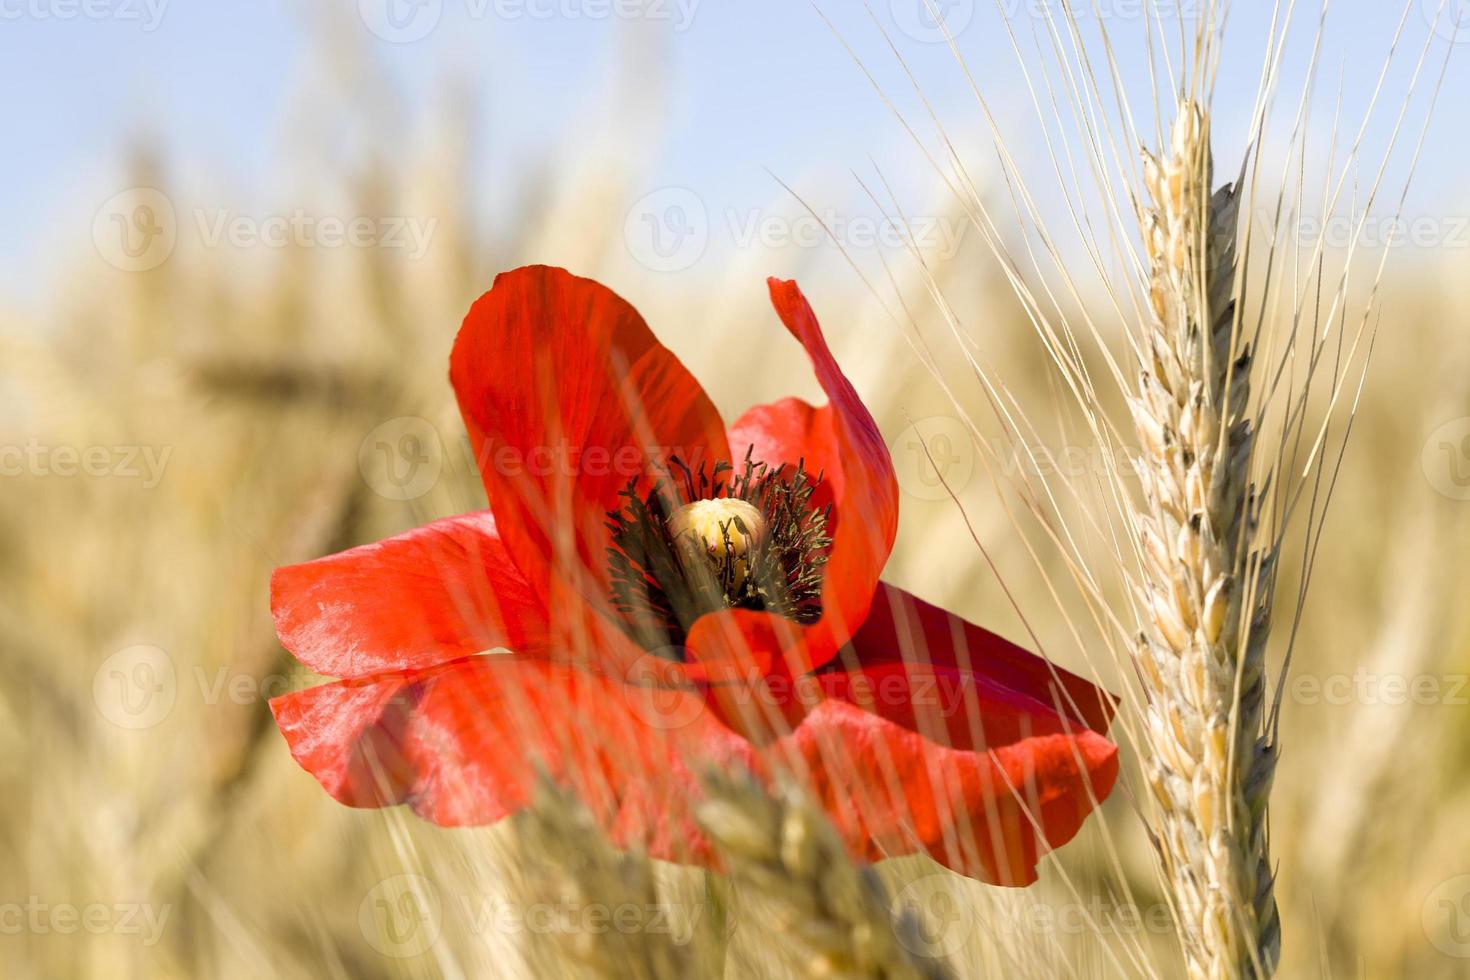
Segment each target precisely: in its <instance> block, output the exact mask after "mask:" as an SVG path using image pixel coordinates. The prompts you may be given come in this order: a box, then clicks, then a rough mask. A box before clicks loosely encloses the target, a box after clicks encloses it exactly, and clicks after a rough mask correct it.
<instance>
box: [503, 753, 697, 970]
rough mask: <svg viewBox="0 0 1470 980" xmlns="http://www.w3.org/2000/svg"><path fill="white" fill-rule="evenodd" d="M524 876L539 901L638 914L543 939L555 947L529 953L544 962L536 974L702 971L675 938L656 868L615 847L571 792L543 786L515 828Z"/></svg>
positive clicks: (575, 926) (578, 924)
mask: <svg viewBox="0 0 1470 980" xmlns="http://www.w3.org/2000/svg"><path fill="white" fill-rule="evenodd" d="M517 832H518V838H519V843H520V845H521V851H520V853H521V855H522V856H523V857H524V858H529V860H528V861H527V862H526V864H525V867H524V869H523V874H524V875H526V876H527V877H529V878H530V879H531V881H530V882H529V883H528V884H529V886H530V890H531V891H532V892H534V893H535V900H537V901H540V900H545V899H546V898H548V897H549V898H550V899H551V900H552V901H553V902H556V903H569V904H570V906H571V907H572V908H573V909H580V910H589V911H590V910H605V911H606V912H607V913H608V914H609V917H610V916H611V913H613V912H619V913H622V912H627V911H630V912H632V913H633V916H632V919H631V921H626V922H619V923H616V924H610V923H608V922H603V923H602V924H600V925H598V924H596V923H593V924H592V927H591V928H588V927H586V926H585V925H584V924H583V923H582V920H581V919H574V921H572V922H570V923H569V924H568V927H566V928H562V929H557V930H552V931H551V935H549V936H547V937H542V938H546V939H549V940H551V942H550V944H549V947H550V948H547V949H542V950H532V951H530V952H531V953H532V954H533V955H535V956H540V957H543V958H544V960H545V961H544V962H540V963H538V964H537V966H536V969H534V971H533V972H534V973H535V974H536V975H538V976H548V975H551V974H552V973H553V971H556V972H561V971H564V970H565V969H566V968H567V967H568V966H570V965H576V966H578V967H580V968H581V971H582V972H581V973H580V975H581V976H586V977H598V978H607V980H615V978H616V980H627V978H631V980H679V978H684V977H689V976H691V975H694V974H697V973H698V972H699V969H698V967H699V966H700V963H699V958H698V954H699V953H701V952H706V953H708V952H709V951H701V950H699V949H696V948H694V947H692V946H691V945H689V944H688V941H687V940H681V938H680V937H679V936H678V935H677V934H675V933H674V932H672V931H670V929H669V928H668V926H667V924H666V923H664V922H663V918H664V915H663V913H664V912H665V911H667V910H666V909H665V908H664V904H663V902H662V901H661V900H660V897H659V893H658V886H657V882H656V881H655V880H654V869H653V865H652V864H651V863H650V862H649V860H648V859H647V858H644V857H642V856H640V855H638V854H636V853H631V852H622V851H619V850H617V849H615V848H614V847H613V845H612V844H611V843H610V842H609V841H608V839H607V837H606V836H605V835H604V834H603V833H602V831H601V830H600V829H599V828H598V826H597V823H596V821H595V820H594V819H593V817H592V814H591V813H589V812H588V810H587V808H586V806H585V805H584V804H583V803H582V802H581V801H580V800H579V799H578V798H577V797H576V796H575V795H573V794H572V793H571V792H570V791H569V790H565V789H562V788H560V787H558V786H556V785H555V784H553V783H552V782H550V781H549V780H546V779H541V780H539V781H538V784H537V788H536V793H535V795H534V796H533V798H532V803H531V806H530V807H529V808H528V809H527V810H526V811H525V812H523V813H522V814H521V820H520V822H519V823H518V824H517Z"/></svg>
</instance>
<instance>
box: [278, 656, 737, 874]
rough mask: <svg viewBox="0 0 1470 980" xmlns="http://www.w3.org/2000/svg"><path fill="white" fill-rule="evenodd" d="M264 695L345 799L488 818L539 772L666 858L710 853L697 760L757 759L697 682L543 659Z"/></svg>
mask: <svg viewBox="0 0 1470 980" xmlns="http://www.w3.org/2000/svg"><path fill="white" fill-rule="evenodd" d="M385 705H386V706H387V709H386V710H385V708H384V706H385ZM271 707H272V709H273V710H274V711H275V713H276V717H277V721H278V722H279V724H280V726H281V730H282V732H283V734H285V736H286V739H287V741H288V742H289V743H290V746H291V752H292V755H293V756H295V758H296V760H297V762H299V763H300V764H301V766H302V767H303V768H305V769H307V770H308V771H309V772H311V773H312V775H314V776H316V777H317V779H318V781H320V782H321V783H322V785H323V786H324V787H325V788H326V789H327V791H328V792H330V793H332V795H333V796H335V797H336V798H337V799H339V800H341V801H342V802H344V803H349V804H351V805H354V806H380V805H387V804H393V803H400V802H407V803H409V804H411V805H412V807H413V809H414V811H415V812H417V813H418V814H419V815H420V816H422V817H424V818H426V819H428V820H431V821H433V822H434V823H437V824H440V825H443V826H460V825H472V824H487V823H493V822H495V821H497V820H499V819H501V818H502V817H504V816H506V815H508V814H511V813H514V812H515V811H516V810H518V809H520V808H521V807H523V806H525V805H526V804H527V803H528V802H529V800H530V797H531V793H532V791H533V789H534V787H535V783H536V779H537V774H538V770H539V771H541V772H544V773H546V775H548V776H549V777H550V778H551V779H552V780H553V781H555V782H557V783H558V784H561V785H563V786H566V787H568V788H570V789H571V790H572V791H573V792H574V793H575V794H576V795H577V796H578V797H579V798H580V799H581V800H582V801H583V802H585V803H586V804H587V805H588V807H589V809H590V810H591V811H592V813H593V815H594V816H595V817H596V818H597V819H598V820H599V822H600V824H601V825H602V826H603V827H604V828H605V829H606V830H607V831H608V832H609V833H610V834H611V835H612V837H613V839H614V841H615V842H616V843H618V844H620V845H623V846H630V847H639V848H642V849H644V850H646V851H647V852H648V853H650V854H651V855H653V856H654V857H659V858H663V859H667V860H682V861H693V862H698V863H708V862H709V860H710V858H709V851H708V845H707V844H706V843H705V842H704V840H703V838H702V837H701V836H700V835H699V833H698V830H697V827H696V826H695V824H694V822H693V816H692V812H691V806H692V804H693V802H694V801H695V800H696V799H697V798H698V796H699V791H698V781H697V779H696V778H695V776H694V775H693V773H694V772H696V771H697V770H698V768H699V766H700V765H702V764H708V765H715V766H722V767H747V768H748V767H756V766H758V760H757V759H756V758H755V754H754V750H753V749H752V747H751V746H750V743H748V742H747V741H745V740H744V739H742V738H740V737H739V736H737V735H735V734H734V733H733V732H731V731H730V730H729V729H727V728H725V727H724V726H723V725H721V724H720V723H719V721H718V720H717V719H716V717H715V716H714V714H713V713H712V712H710V711H709V710H707V708H706V706H705V703H704V698H703V696H702V695H701V694H700V693H699V691H698V690H696V689H692V688H685V689H668V688H655V687H649V686H643V685H637V684H624V683H622V682H621V681H617V680H612V679H609V678H607V677H604V676H601V675H598V674H594V673H591V672H587V671H583V670H580V669H578V668H576V667H572V666H569V665H566V664H557V663H552V662H550V661H546V660H539V659H522V658H516V657H511V656H500V655H492V656H487V657H473V658H470V659H468V660H463V661H458V662H456V663H453V664H446V665H443V666H441V667H438V668H435V669H434V670H431V671H427V672H420V673H417V674H413V675H405V674H394V675H385V676H383V677H382V678H379V679H374V680H365V681H356V682H346V683H342V684H329V685H325V686H323V687H317V688H311V689H309V690H306V691H302V692H299V693H297V694H291V695H287V696H285V697H282V698H277V699H276V700H275V701H273V702H271ZM395 708H396V709H397V710H394V709H395ZM375 761H376V762H378V763H379V764H380V765H379V766H375V765H374V762H375Z"/></svg>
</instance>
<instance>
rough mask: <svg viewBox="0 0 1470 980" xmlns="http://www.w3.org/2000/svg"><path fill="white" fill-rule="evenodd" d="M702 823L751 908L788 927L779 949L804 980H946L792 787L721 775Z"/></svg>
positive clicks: (912, 930) (873, 881) (870, 877)
mask: <svg viewBox="0 0 1470 980" xmlns="http://www.w3.org/2000/svg"><path fill="white" fill-rule="evenodd" d="M705 790H706V793H707V797H706V799H705V800H704V801H703V802H702V803H701V804H700V806H699V809H698V817H699V822H700V824H701V825H702V826H703V827H704V828H705V830H706V832H707V833H708V834H709V836H710V838H711V840H713V841H714V843H715V845H716V846H717V847H718V848H719V851H720V853H721V855H722V856H723V857H724V858H725V860H726V862H727V863H728V865H729V872H730V878H731V881H732V882H733V883H734V884H735V886H736V888H737V889H738V891H737V894H738V895H739V896H740V901H739V904H740V906H741V908H742V909H743V908H745V907H746V906H747V905H755V904H760V905H763V906H764V907H765V909H767V910H769V911H771V912H772V913H773V914H774V915H775V917H776V919H777V922H778V924H779V926H780V936H781V943H780V948H779V950H777V952H779V954H780V955H781V956H782V957H783V958H784V959H786V960H787V961H788V965H789V966H791V967H792V968H794V969H795V970H796V971H797V973H798V974H799V975H801V976H810V977H834V978H835V977H841V978H845V980H859V978H871V980H880V978H882V980H943V978H945V977H946V976H948V974H947V973H946V972H945V970H944V969H943V968H942V967H941V966H940V965H939V963H938V961H935V960H930V959H928V958H926V957H923V956H910V955H909V950H918V949H919V948H920V946H919V938H920V937H919V936H918V932H917V924H916V923H914V922H913V921H911V920H910V919H909V917H908V916H907V915H906V914H905V915H899V916H897V918H895V917H893V916H891V915H890V912H889V907H888V906H889V903H888V901H887V898H886V893H885V890H884V888H883V884H882V882H880V881H879V880H878V877H877V875H876V874H874V873H873V870H872V868H868V867H865V868H859V867H857V866H856V865H854V864H853V862H852V861H851V860H849V858H848V856H847V852H846V850H845V849H844V848H843V846H842V842H841V840H839V839H838V837H837V833H836V831H835V830H834V829H833V828H832V826H831V824H829V823H828V822H827V820H826V818H825V817H823V816H822V814H821V813H820V812H818V811H817V810H816V809H815V808H814V807H813V806H812V805H811V804H810V803H809V802H808V801H806V800H805V799H804V798H803V797H802V796H801V794H800V793H799V792H797V791H796V790H795V789H794V788H792V787H785V788H780V789H778V790H776V792H775V793H774V795H768V794H767V793H766V791H765V790H764V789H763V788H762V787H761V786H760V785H758V784H757V783H755V782H754V781H752V780H750V779H749V778H745V777H740V776H727V775H723V774H720V773H711V774H709V775H708V776H707V777H706V779H705Z"/></svg>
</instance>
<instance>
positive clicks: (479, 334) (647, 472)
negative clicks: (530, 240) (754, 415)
mask: <svg viewBox="0 0 1470 980" xmlns="http://www.w3.org/2000/svg"><path fill="white" fill-rule="evenodd" d="M449 373H450V380H451V381H452V382H453V385H454V390H455V394H456V395H457V397H458V399H459V407H460V412H461V413H462V414H463V416H464V420H465V425H466V427H467V428H468V430H469V435H470V440H471V443H472V445H473V447H474V449H475V452H476V454H477V458H478V460H479V464H480V472H481V476H482V478H483V479H484V483H485V489H486V491H487V492H488V494H489V497H490V508H491V510H493V511H494V512H495V516H496V518H497V520H498V522H499V525H500V528H501V534H502V536H503V538H504V540H505V544H506V547H507V549H508V550H509V551H510V553H511V554H512V555H513V556H514V557H515V561H516V564H517V565H518V566H519V567H520V569H521V572H522V573H523V574H524V575H525V576H526V579H527V581H528V582H530V584H531V587H532V589H533V591H534V592H535V593H536V594H537V595H539V596H541V597H542V598H543V600H544V601H546V603H547V607H548V608H549V609H551V610H552V612H553V616H552V619H553V621H554V622H555V623H556V624H557V627H558V629H562V628H566V629H568V630H569V631H571V632H569V634H568V637H570V638H572V639H574V640H576V641H577V642H578V643H579V644H583V645H585V644H586V643H587V642H588V637H587V635H586V632H587V630H589V629H592V630H596V629H598V628H599V627H598V626H597V625H596V624H591V623H589V621H588V619H587V618H586V617H585V616H583V615H581V614H582V612H583V611H585V610H586V609H587V608H592V609H596V610H599V611H604V612H606V611H607V610H608V609H609V608H610V604H609V600H608V592H609V589H608V585H609V580H610V569H609V566H608V561H607V556H606V548H607V544H608V532H607V528H606V520H607V513H608V511H610V510H614V509H618V508H620V505H621V501H620V499H619V493H620V491H622V490H624V489H625V488H626V487H627V486H628V485H629V482H630V481H631V480H633V479H635V478H636V479H638V481H639V484H640V489H641V491H642V492H644V493H646V492H647V491H648V489H649V488H650V487H651V486H652V483H653V481H655V480H658V479H660V478H661V477H663V476H665V475H666V474H665V469H664V468H665V467H666V466H667V465H668V464H669V463H670V461H671V459H672V458H673V457H678V458H680V459H681V460H683V461H684V462H685V463H687V464H689V465H690V466H693V467H695V468H698V467H699V466H700V465H704V464H708V465H710V466H713V464H714V463H715V462H718V461H720V460H728V459H729V458H730V451H729V445H728V443H727V442H726V439H725V431H724V424H723V422H722V421H721V419H720V414H719V412H718V411H717V410H716V409H715V406H714V404H713V403H712V402H711V401H710V400H709V397H708V396H707V395H706V394H705V393H704V390H703V389H702V388H701V387H700V386H699V382H697V381H696V380H695V379H694V377H693V376H692V375H691V374H690V373H689V372H688V371H687V370H685V368H684V366H683V365H682V364H681V363H680V362H679V360H678V358H676V357H675V356H674V355H673V354H672V353H670V352H669V351H668V350H667V349H666V348H664V347H663V346H662V345H660V344H659V343H658V341H657V340H656V339H655V338H654V336H653V334H652V333H651V332H650V331H649V329H648V326H647V325H646V324H645V323H644V322H643V318H642V317H640V316H639V315H638V312H637V311H636V310H635V309H633V307H632V306H630V305H629V304H628V303H627V302H625V301H624V300H623V299H622V298H621V297H619V296H618V295H617V294H615V293H613V292H612V291H611V290H609V289H607V288H606V287H604V286H602V285H600V284H598V283H596V282H593V281H592V280H590V279H582V278H579V277H577V276H574V275H572V274H570V273H569V272H567V271H566V270H564V269H555V268H549V267H545V266H529V267H526V268H521V269H516V270H515V271H513V272H507V273H503V274H501V275H499V276H497V277H496V279H495V283H494V285H493V286H492V288H491V289H490V291H489V292H487V293H485V295H483V296H481V297H480V298H479V299H478V300H477V301H476V302H475V304H474V305H473V306H472V307H471V308H470V312H469V315H468V316H466V317H465V321H464V326H463V327H462V328H461V329H460V332H459V336H458V338H457V339H456V340H455V343H454V350H453V353H452V354H451V356H450V371H449ZM568 637H563V639H567V638H568ZM592 642H593V647H594V648H596V637H595V636H594V637H593V638H592ZM579 648H580V647H579Z"/></svg>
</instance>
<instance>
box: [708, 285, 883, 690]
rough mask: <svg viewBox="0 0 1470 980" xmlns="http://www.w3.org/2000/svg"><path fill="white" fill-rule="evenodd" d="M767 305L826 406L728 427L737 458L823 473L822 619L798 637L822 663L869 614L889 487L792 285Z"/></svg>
mask: <svg viewBox="0 0 1470 980" xmlns="http://www.w3.org/2000/svg"><path fill="white" fill-rule="evenodd" d="M769 284H770V290H771V302H772V303H773V304H774V305H775V307H776V312H777V313H779V314H780V316H781V320H782V322H783V323H785V325H786V329H788V330H789V331H791V334H792V336H794V337H795V338H796V339H797V340H798V341H800V342H801V345H802V346H803V347H804V348H806V352H807V355H808V356H809V357H810V358H811V361H812V367H813V368H814V369H815V371H816V375H817V380H818V381H819V382H820V383H821V385H822V389H823V390H824V391H826V393H827V398H828V404H827V405H825V406H823V407H821V408H813V407H812V406H810V405H807V404H805V403H804V402H801V401H798V400H797V399H786V400H784V401H780V402H776V403H775V404H772V405H763V406H758V407H756V408H754V409H752V410H750V411H749V412H747V413H746V414H745V415H744V416H742V417H741V418H740V420H739V421H738V422H736V424H735V426H734V427H733V428H732V430H731V434H730V439H731V444H732V446H733V447H734V448H735V452H736V455H737V456H740V455H743V454H744V452H745V447H746V446H750V445H754V446H755V455H756V457H757V458H759V459H762V460H763V461H765V462H767V463H771V464H773V465H775V464H779V463H790V464H795V463H796V462H797V461H798V460H805V465H806V468H807V469H808V470H809V471H810V472H812V473H817V472H822V473H823V474H824V484H825V486H824V488H823V490H822V495H821V496H820V497H819V498H818V502H820V503H826V502H828V501H830V502H832V503H833V504H834V508H833V521H832V538H833V542H832V553H831V557H830V559H829V560H828V563H827V570H826V575H825V578H824V580H823V583H822V618H821V620H820V621H818V622H817V623H816V624H815V625H814V626H812V627H810V628H809V629H808V630H807V637H806V645H807V649H808V651H809V655H810V656H811V658H812V660H813V662H814V663H816V664H822V663H825V662H826V661H828V660H830V659H831V658H832V657H833V655H835V653H836V652H837V650H838V649H839V648H840V647H842V646H843V644H845V643H846V642H847V641H848V639H849V638H850V637H851V636H852V634H853V633H854V632H855V631H856V630H857V628H858V627H859V626H860V625H862V622H863V619H864V618H865V617H866V616H867V614H868V604H869V602H870V601H871V600H872V595H873V589H874V588H875V587H876V586H877V584H878V576H879V574H880V573H881V572H882V570H883V566H884V564H885V563H886V562H887V561H888V554H889V552H890V551H892V550H893V539H894V535H895V534H896V533H897V530H898V482H897V480H896V479H895V477H894V474H893V461H892V460H891V459H890V458H889V455H888V447H887V446H886V445H885V444H884V442H883V436H882V435H881V433H879V431H878V426H877V424H876V423H874V421H873V417H872V416H871V415H870V414H868V410H867V408H865V407H864V406H863V403H862V399H860V398H859V397H858V394H857V392H856V391H855V390H854V389H853V387H852V384H851V383H849V382H848V380H847V378H846V377H845V376H844V375H843V373H842V369H841V368H840V367H838V365H837V362H836V360H835V359H834V358H833V357H832V352H831V351H830V350H829V349H828V347H827V341H826V339H825V338H824V337H823V336H822V328H821V326H820V325H819V324H818V323H817V318H816V316H815V315H814V314H813V313H812V310H811V307H810V306H809V305H808V304H807V301H806V298H805V297H804V296H802V294H801V290H800V289H798V288H797V286H796V283H794V282H785V281H782V280H779V279H772V280H770V283H769Z"/></svg>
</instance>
